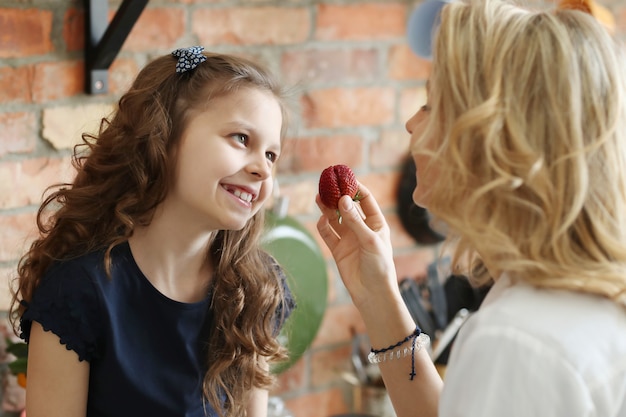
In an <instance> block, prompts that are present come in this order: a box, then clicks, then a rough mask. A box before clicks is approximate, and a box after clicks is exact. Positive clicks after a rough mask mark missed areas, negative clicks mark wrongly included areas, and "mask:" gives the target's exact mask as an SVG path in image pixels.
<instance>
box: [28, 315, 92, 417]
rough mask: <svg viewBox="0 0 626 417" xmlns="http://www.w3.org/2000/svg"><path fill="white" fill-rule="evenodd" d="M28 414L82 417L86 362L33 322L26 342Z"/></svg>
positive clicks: (33, 416) (31, 416) (84, 411)
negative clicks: (27, 342)
mask: <svg viewBox="0 0 626 417" xmlns="http://www.w3.org/2000/svg"><path fill="white" fill-rule="evenodd" d="M27 375H28V380H27V389H26V414H27V415H28V417H85V414H86V412H87V391H88V387H89V363H88V362H86V361H79V360H78V355H77V354H76V352H74V351H73V350H68V349H67V348H66V347H65V345H62V344H61V343H60V339H59V337H58V336H57V335H55V334H54V333H52V332H46V331H44V330H43V328H42V327H41V325H40V324H39V323H37V322H33V324H32V328H31V331H30V340H29V344H28V370H27Z"/></svg>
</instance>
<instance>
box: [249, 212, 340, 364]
mask: <svg viewBox="0 0 626 417" xmlns="http://www.w3.org/2000/svg"><path fill="white" fill-rule="evenodd" d="M265 219H266V220H265V233H264V235H263V238H262V242H261V243H262V246H263V248H264V249H265V250H266V251H268V252H269V253H270V254H271V255H272V256H273V257H274V258H276V260H277V261H278V263H279V264H280V265H281V266H282V267H283V268H284V269H285V271H286V273H287V281H288V283H289V288H290V289H291V292H292V293H293V295H294V298H295V300H296V304H297V307H296V309H295V310H294V311H293V313H292V314H291V316H290V317H289V319H288V320H287V322H286V323H285V326H283V329H282V330H281V332H280V335H279V338H280V339H281V343H282V344H283V346H285V347H287V349H288V350H289V360H288V361H287V362H284V363H281V364H279V365H277V366H275V367H274V368H273V369H272V372H273V373H274V374H280V373H281V372H283V371H285V370H287V369H288V368H289V367H291V366H292V365H293V364H294V363H295V362H297V361H298V359H300V357H301V356H302V354H303V353H304V352H305V351H306V350H307V349H308V347H309V346H310V345H311V342H313V339H314V338H315V335H316V334H317V331H318V330H319V327H320V324H321V322H322V318H323V317H324V312H325V310H326V303H327V294H328V275H327V270H326V261H325V260H324V256H323V255H322V251H321V249H320V247H319V245H318V244H317V242H316V241H315V239H314V238H313V236H312V235H311V234H310V233H309V231H308V230H307V229H305V228H304V226H302V224H300V223H299V222H298V221H297V220H295V219H293V218H291V217H289V216H281V215H278V214H276V213H274V212H271V211H269V210H268V211H267V212H266V214H265Z"/></svg>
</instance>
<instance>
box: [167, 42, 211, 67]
mask: <svg viewBox="0 0 626 417" xmlns="http://www.w3.org/2000/svg"><path fill="white" fill-rule="evenodd" d="M202 51H204V47H202V46H191V47H189V48H180V49H177V50H175V51H174V52H172V55H173V56H175V57H177V58H178V62H177V63H176V72H177V73H179V74H182V73H183V72H187V71H190V70H192V69H194V68H195V67H197V66H198V65H200V64H201V63H203V62H204V61H206V56H204V55H203V54H202Z"/></svg>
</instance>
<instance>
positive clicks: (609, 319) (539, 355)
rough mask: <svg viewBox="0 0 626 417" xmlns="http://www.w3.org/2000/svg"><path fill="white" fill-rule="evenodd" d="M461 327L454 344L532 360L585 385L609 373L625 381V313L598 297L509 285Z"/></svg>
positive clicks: (514, 359)
mask: <svg viewBox="0 0 626 417" xmlns="http://www.w3.org/2000/svg"><path fill="white" fill-rule="evenodd" d="M494 287H497V285H496V286H494ZM496 291H498V288H496ZM464 327H466V328H464V329H462V333H461V334H460V339H461V340H460V343H459V345H460V346H463V345H464V344H465V345H466V346H467V345H475V346H480V347H478V349H479V350H484V351H485V353H486V355H508V359H507V361H508V362H510V363H513V362H516V361H522V362H525V361H528V360H529V358H531V357H532V358H534V360H537V361H539V362H542V363H544V364H545V363H546V361H550V362H552V363H557V362H558V363H560V365H559V366H560V367H562V369H566V368H567V369H569V370H570V371H572V372H574V373H575V374H576V375H579V376H580V377H582V378H583V380H586V381H601V380H607V379H606V378H607V376H608V375H609V374H613V372H614V371H616V372H618V374H619V375H621V378H626V360H624V358H626V309H624V308H623V307H621V306H619V305H618V304H617V303H615V302H613V301H611V300H609V299H607V298H604V297H601V296H596V295H591V294H586V293H577V292H573V291H568V290H552V289H550V290H548V289H541V288H535V287H532V286H529V285H526V284H514V285H509V286H507V287H506V288H504V289H500V291H499V293H498V294H496V296H492V297H489V296H488V297H487V299H486V300H485V303H484V305H483V306H481V308H480V309H479V311H478V312H476V313H475V314H474V316H473V317H471V318H470V319H469V320H468V322H467V323H466V326H464ZM469 349H471V348H468V350H469ZM619 367H621V371H618V370H617V368H619Z"/></svg>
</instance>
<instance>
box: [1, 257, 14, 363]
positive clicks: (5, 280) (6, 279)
mask: <svg viewBox="0 0 626 417" xmlns="http://www.w3.org/2000/svg"><path fill="white" fill-rule="evenodd" d="M16 268H17V265H14V266H13V267H11V268H0V282H1V283H2V285H0V310H2V311H8V310H9V308H10V307H11V291H10V290H9V285H12V284H11V283H12V281H13V280H14V279H15V277H16V276H17V271H16ZM0 334H1V335H2V336H4V337H7V336H9V337H12V338H13V337H15V335H14V334H13V330H12V329H11V325H10V324H9V323H8V321H7V322H6V324H5V322H4V320H3V324H2V332H1V333H0ZM4 337H3V338H2V341H0V343H1V346H3V347H4V346H5V343H6V342H5V341H4ZM0 349H2V348H0ZM2 352H4V349H3V350H2ZM0 355H2V356H0V361H2V362H4V360H6V357H5V355H4V354H0Z"/></svg>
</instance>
